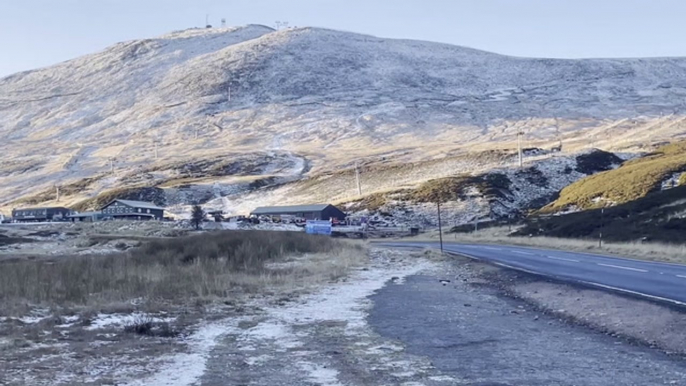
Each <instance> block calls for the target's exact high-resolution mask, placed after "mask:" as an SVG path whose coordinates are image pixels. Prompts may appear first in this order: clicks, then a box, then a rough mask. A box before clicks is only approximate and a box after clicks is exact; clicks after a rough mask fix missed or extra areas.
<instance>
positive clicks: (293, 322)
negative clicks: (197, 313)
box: [130, 251, 435, 386]
mask: <svg viewBox="0 0 686 386" xmlns="http://www.w3.org/2000/svg"><path fill="white" fill-rule="evenodd" d="M434 267H435V264H434V263H432V262H431V261H429V260H427V259H425V258H424V257H423V256H422V255H420V254H417V255H413V256H410V255H408V254H407V253H404V252H397V251H375V252H373V260H372V264H371V266H370V267H369V268H364V269H361V270H359V271H358V272H356V273H355V274H353V275H352V276H351V277H349V278H348V279H346V280H344V281H343V282H341V283H338V284H333V285H331V286H329V287H326V288H323V289H322V290H320V291H317V292H316V293H313V294H310V295H305V296H302V297H300V298H296V299H295V300H293V299H290V300H288V301H286V303H285V305H282V306H267V307H263V308H262V310H261V311H260V312H259V313H257V314H255V315H251V316H244V317H241V318H237V319H233V320H229V321H223V322H219V323H216V324H212V325H208V326H206V327H204V328H203V329H201V330H200V331H199V333H198V334H196V335H193V336H192V337H191V339H194V340H195V343H196V344H195V348H194V351H193V352H191V353H189V354H180V355H176V356H173V357H171V358H167V359H166V361H167V363H168V364H167V365H165V367H164V368H162V369H161V371H160V372H159V373H156V374H155V375H153V376H151V377H149V378H148V379H142V380H137V381H134V382H132V383H130V385H143V384H146V385H160V386H162V385H179V386H180V385H196V384H202V385H225V384H242V383H246V382H251V383H254V382H257V383H256V384H265V385H267V384H279V385H301V384H306V383H307V384H315V385H332V386H333V385H343V384H348V382H347V381H348V379H347V378H346V377H347V376H348V373H349V371H347V370H348V369H347V368H345V367H341V366H340V361H339V359H340V358H343V357H345V358H348V359H349V360H355V361H362V360H364V361H365V363H367V364H369V368H367V369H365V370H364V371H368V372H369V373H370V374H371V373H376V372H385V373H388V374H389V376H392V377H395V379H397V380H411V379H412V378H413V377H414V376H416V375H417V374H419V373H421V374H424V373H426V372H430V371H431V365H430V364H429V363H427V362H426V361H423V360H421V359H419V358H414V357H412V356H409V355H405V354H404V353H403V347H402V346H400V345H398V344H396V343H394V342H392V341H388V340H384V339H381V338H380V337H378V336H377V335H376V334H375V333H374V332H373V331H372V330H371V328H370V327H369V325H368V324H367V322H366V316H367V312H368V310H369V307H371V301H370V300H369V299H368V298H367V297H368V296H369V295H372V294H373V293H374V292H375V291H376V290H378V289H380V288H382V287H383V286H385V285H391V286H392V285H395V284H396V283H398V282H399V281H400V280H401V279H402V278H403V277H405V276H407V275H413V274H416V273H418V272H421V271H425V270H430V269H433V268H434ZM332 340H335V341H336V342H337V343H336V344H335V345H331V341H332ZM332 356H333V357H336V361H331V357H332ZM348 364H349V365H351V366H352V365H353V363H348ZM270 382H271V383H270Z"/></svg>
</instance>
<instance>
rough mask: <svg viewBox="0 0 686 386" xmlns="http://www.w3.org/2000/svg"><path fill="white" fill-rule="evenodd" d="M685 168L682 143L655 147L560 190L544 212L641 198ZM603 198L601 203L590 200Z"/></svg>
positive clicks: (683, 144)
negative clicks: (613, 167) (615, 166)
mask: <svg viewBox="0 0 686 386" xmlns="http://www.w3.org/2000/svg"><path fill="white" fill-rule="evenodd" d="M684 170H686V142H685V141H680V142H675V143H672V144H669V145H666V146H663V147H660V148H658V149H657V150H656V151H655V152H653V153H650V154H647V155H646V156H644V157H641V158H637V159H633V160H630V161H627V162H625V163H624V164H622V166H620V167H619V168H617V169H613V170H608V171H605V172H601V173H597V174H593V175H591V176H588V177H586V178H583V179H581V180H579V181H577V182H575V183H573V184H571V185H569V186H567V187H565V188H564V189H562V191H560V197H559V199H557V200H556V201H555V202H553V203H552V204H550V205H548V206H546V207H545V208H544V209H543V211H544V212H556V211H559V210H561V209H564V208H567V207H569V206H577V207H580V208H584V209H587V208H597V207H602V206H606V204H607V202H608V201H609V202H615V203H619V204H621V203H625V202H631V201H634V200H637V199H639V198H641V197H645V196H646V195H647V194H648V193H650V192H653V191H655V190H657V189H659V188H660V185H661V183H662V181H664V180H665V179H666V178H667V177H669V176H671V175H672V174H673V173H676V172H682V171H684ZM598 197H601V198H603V200H604V202H599V201H594V200H595V199H596V198H598Z"/></svg>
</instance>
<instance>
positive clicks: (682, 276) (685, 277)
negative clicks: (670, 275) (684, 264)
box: [676, 275, 686, 279]
mask: <svg viewBox="0 0 686 386" xmlns="http://www.w3.org/2000/svg"><path fill="white" fill-rule="evenodd" d="M676 277H681V278H684V279H686V276H684V275H676Z"/></svg>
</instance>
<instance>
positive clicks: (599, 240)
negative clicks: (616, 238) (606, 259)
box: [598, 208, 605, 248]
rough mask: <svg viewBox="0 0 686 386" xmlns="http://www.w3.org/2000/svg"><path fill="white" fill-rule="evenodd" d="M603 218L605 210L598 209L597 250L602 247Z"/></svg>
mask: <svg viewBox="0 0 686 386" xmlns="http://www.w3.org/2000/svg"><path fill="white" fill-rule="evenodd" d="M604 217H605V208H601V209H600V232H599V233H598V248H602V247H603V222H604Z"/></svg>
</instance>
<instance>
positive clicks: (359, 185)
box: [355, 162, 362, 196]
mask: <svg viewBox="0 0 686 386" xmlns="http://www.w3.org/2000/svg"><path fill="white" fill-rule="evenodd" d="M355 180H356V182H357V194H358V195H359V196H362V183H361V182H360V165H359V164H358V163H357V162H355Z"/></svg>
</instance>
